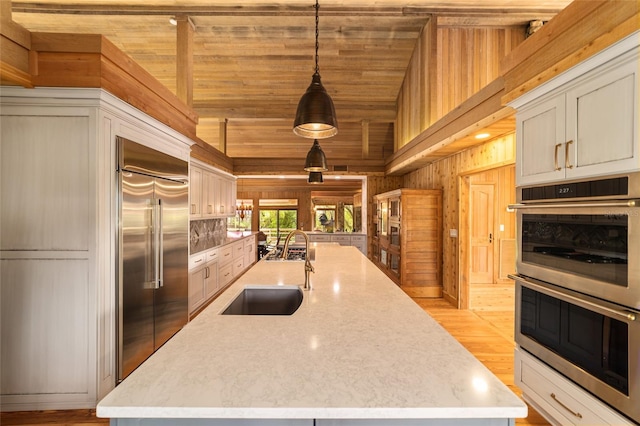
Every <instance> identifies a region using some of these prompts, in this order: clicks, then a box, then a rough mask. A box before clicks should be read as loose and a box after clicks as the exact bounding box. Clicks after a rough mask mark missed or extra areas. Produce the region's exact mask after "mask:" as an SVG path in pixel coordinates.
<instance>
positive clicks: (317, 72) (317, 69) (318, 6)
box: [315, 0, 320, 74]
mask: <svg viewBox="0 0 640 426" xmlns="http://www.w3.org/2000/svg"><path fill="white" fill-rule="evenodd" d="M315 9H316V74H319V71H320V67H319V66H318V49H319V47H320V43H319V42H318V37H319V35H320V32H319V31H318V23H319V22H320V19H319V18H318V10H319V9H320V5H319V4H318V0H316V6H315Z"/></svg>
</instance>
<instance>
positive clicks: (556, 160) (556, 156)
mask: <svg viewBox="0 0 640 426" xmlns="http://www.w3.org/2000/svg"><path fill="white" fill-rule="evenodd" d="M561 146H562V144H561V143H558V144H556V148H555V149H554V151H553V167H554V170H555V171H556V172H557V171H558V170H560V169H561V168H562V167H560V166H558V149H560V147H561Z"/></svg>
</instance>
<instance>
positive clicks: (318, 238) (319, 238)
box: [309, 234, 331, 243]
mask: <svg viewBox="0 0 640 426" xmlns="http://www.w3.org/2000/svg"><path fill="white" fill-rule="evenodd" d="M309 241H311V242H312V243H323V242H327V243H328V242H330V241H331V235H314V234H309Z"/></svg>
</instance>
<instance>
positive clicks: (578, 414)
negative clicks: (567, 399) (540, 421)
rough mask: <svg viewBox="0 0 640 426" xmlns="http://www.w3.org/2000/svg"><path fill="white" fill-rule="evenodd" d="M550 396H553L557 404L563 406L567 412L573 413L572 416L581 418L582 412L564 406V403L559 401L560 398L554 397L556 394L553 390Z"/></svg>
mask: <svg viewBox="0 0 640 426" xmlns="http://www.w3.org/2000/svg"><path fill="white" fill-rule="evenodd" d="M550 396H551V398H553V400H554V401H555V402H557V403H558V405H560V406H561V407H562V408H564V409H565V410H567V411H568V412H570V413H571V414H573V415H574V417H577V418H579V419H581V418H582V414H580V413H578V412H576V411H573V410H572V409H571V408H569V407H567V406H566V405H564V404H563V403H562V402H560V400H559V399H558V398H557V397H556V394H555V393H553V392H552V393H551V395H550Z"/></svg>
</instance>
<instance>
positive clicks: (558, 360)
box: [511, 275, 640, 422]
mask: <svg viewBox="0 0 640 426" xmlns="http://www.w3.org/2000/svg"><path fill="white" fill-rule="evenodd" d="M511 278H513V279H515V280H516V292H515V295H516V309H515V314H516V316H515V319H516V321H515V322H516V324H515V341H516V343H517V344H518V345H519V346H520V348H521V349H524V350H526V351H527V352H529V353H531V354H533V355H534V356H536V357H537V358H539V359H540V360H541V361H542V362H544V363H545V364H547V365H549V366H550V367H552V368H553V369H555V370H556V371H559V372H560V373H561V374H563V375H564V376H565V377H568V378H569V379H571V380H572V381H573V382H575V383H577V384H578V385H580V386H582V387H583V388H584V389H586V390H588V391H589V392H591V393H592V394H594V395H595V396H597V397H598V398H600V399H602V400H603V401H605V402H607V403H608V404H609V405H611V406H613V407H615V408H616V409H617V410H618V411H620V412H622V413H624V414H626V415H627V416H630V417H631V418H632V419H634V420H635V421H637V422H640V380H638V377H640V376H639V375H640V364H639V363H638V354H639V353H640V311H637V310H632V309H628V308H625V307H623V306H619V305H616V304H613V303H608V302H604V301H602V300H599V299H596V298H593V297H590V296H586V295H583V294H581V293H578V292H575V291H571V290H568V289H565V288H562V287H559V286H556V285H553V284H549V283H545V282H543V281H539V280H536V279H532V278H528V277H522V276H519V275H518V276H511Z"/></svg>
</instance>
